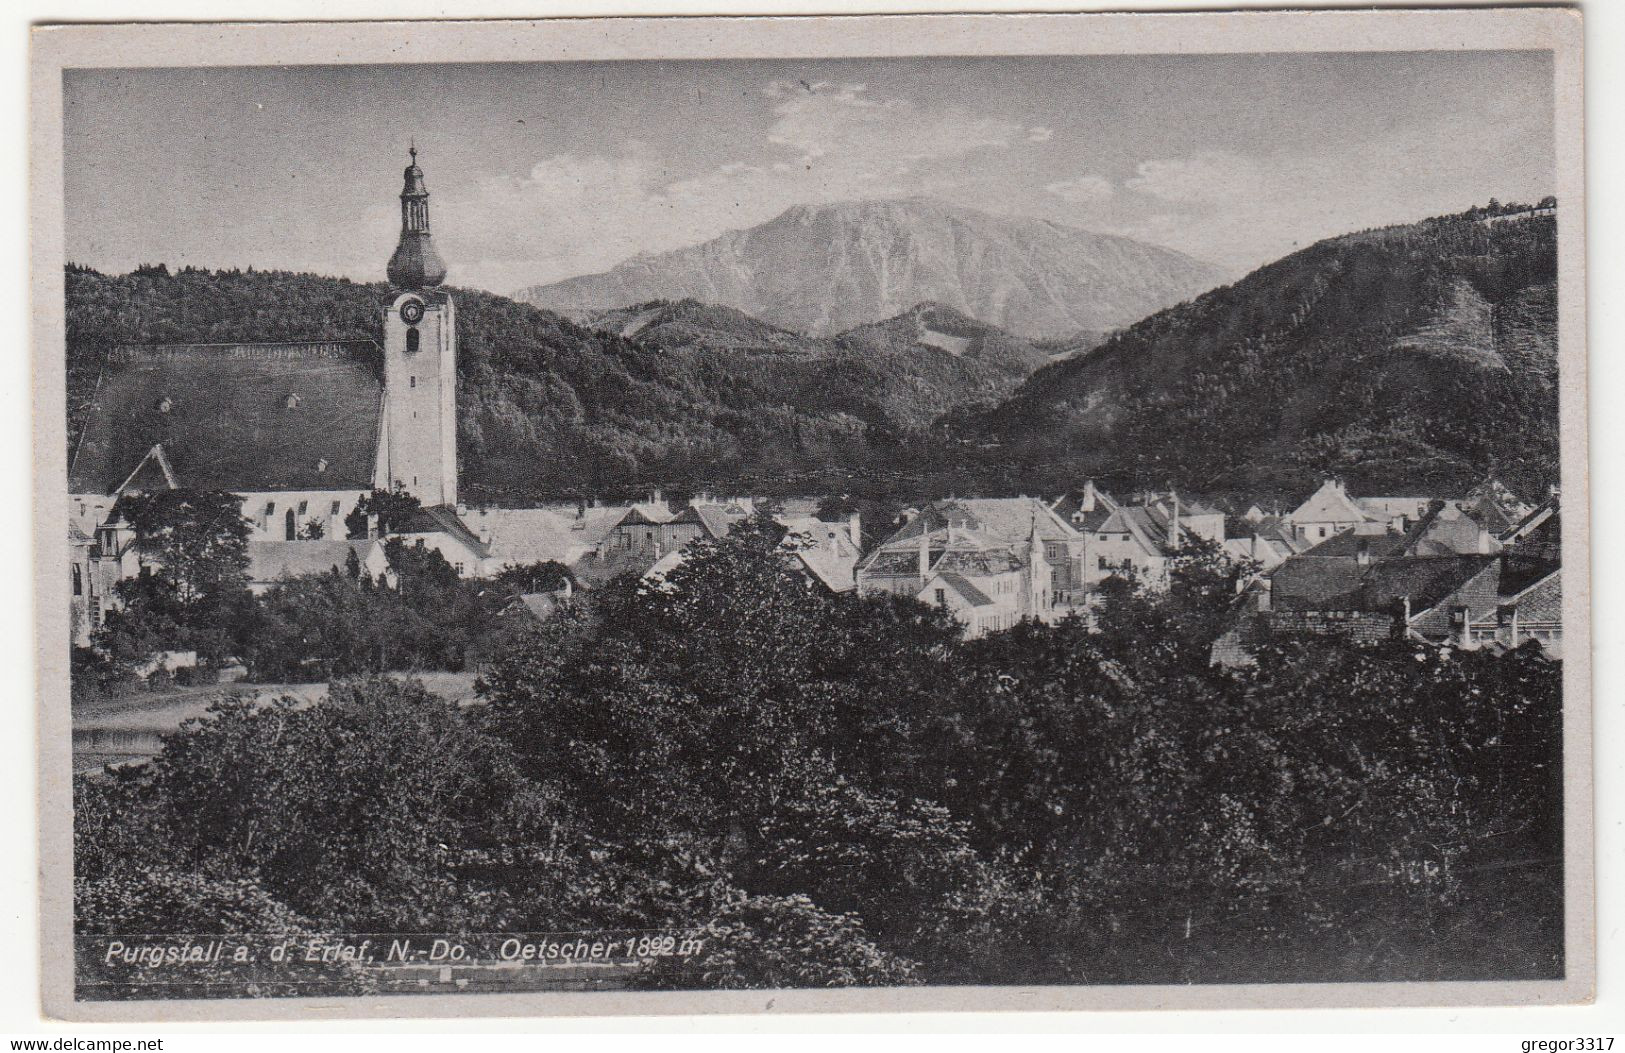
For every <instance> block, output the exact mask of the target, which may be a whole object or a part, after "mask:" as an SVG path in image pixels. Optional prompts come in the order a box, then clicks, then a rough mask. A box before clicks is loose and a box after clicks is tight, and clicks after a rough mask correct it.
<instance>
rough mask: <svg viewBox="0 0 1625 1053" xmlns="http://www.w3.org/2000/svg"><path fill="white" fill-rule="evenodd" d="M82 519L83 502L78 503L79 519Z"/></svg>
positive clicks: (83, 514) (83, 513) (83, 512)
mask: <svg viewBox="0 0 1625 1053" xmlns="http://www.w3.org/2000/svg"><path fill="white" fill-rule="evenodd" d="M84 517H85V503H84V502H83V501H80V502H79V518H80V519H83V518H84Z"/></svg>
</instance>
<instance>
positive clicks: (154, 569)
mask: <svg viewBox="0 0 1625 1053" xmlns="http://www.w3.org/2000/svg"><path fill="white" fill-rule="evenodd" d="M112 515H114V516H115V517H116V516H122V517H123V518H124V519H126V520H127V521H128V522H129V523H130V525H131V527H132V528H133V529H134V531H135V546H136V549H137V551H138V552H139V553H140V557H141V563H142V566H141V573H140V574H139V575H138V576H137V577H135V578H131V579H126V580H124V581H121V582H119V584H118V586H117V592H118V596H119V599H120V601H121V605H122V609H120V610H117V611H114V612H110V613H109V615H108V617H107V621H106V623H105V624H104V626H103V627H102V629H101V630H99V631H98V633H97V637H96V639H97V646H98V647H100V648H102V649H103V650H104V651H105V652H107V653H108V654H109V655H111V656H113V657H114V658H115V660H118V661H123V662H139V661H141V660H143V659H144V658H145V657H146V656H147V655H150V654H151V653H153V652H154V651H159V650H186V649H195V650H196V651H197V652H198V657H199V659H200V660H202V661H203V662H204V663H205V664H206V665H218V664H219V663H220V662H221V661H222V660H223V659H224V658H225V657H226V656H227V655H229V654H231V653H233V652H234V651H236V650H238V649H239V648H240V646H241V643H242V641H243V639H244V638H245V637H246V636H247V635H250V634H251V632H252V623H253V614H254V611H253V600H252V597H251V596H250V595H249V592H248V533H249V527H248V522H247V521H246V520H245V519H243V516H242V499H241V498H240V497H238V496H237V495H235V494H229V493H224V492H220V491H199V490H186V489H179V490H160V491H155V492H152V493H138V494H126V495H124V496H122V497H121V498H120V499H119V501H118V502H117V504H115V506H114V509H113V513H112Z"/></svg>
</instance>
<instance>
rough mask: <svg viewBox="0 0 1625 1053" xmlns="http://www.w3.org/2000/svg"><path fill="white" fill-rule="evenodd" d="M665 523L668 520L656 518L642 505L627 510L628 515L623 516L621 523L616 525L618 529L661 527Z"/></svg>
mask: <svg viewBox="0 0 1625 1053" xmlns="http://www.w3.org/2000/svg"><path fill="white" fill-rule="evenodd" d="M663 522H666V520H663V519H656V518H654V517H653V516H651V515H650V514H649V513H648V512H647V511H646V510H645V509H644V508H643V507H642V506H641V505H633V506H632V507H631V508H628V509H627V510H626V514H625V515H623V516H621V521H620V522H618V523H616V524H615V525H616V526H617V527H623V526H659V525H660V524H661V523H663Z"/></svg>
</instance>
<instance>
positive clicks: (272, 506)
mask: <svg viewBox="0 0 1625 1053" xmlns="http://www.w3.org/2000/svg"><path fill="white" fill-rule="evenodd" d="M265 514H266V515H268V516H274V515H276V502H275V501H267V502H265Z"/></svg>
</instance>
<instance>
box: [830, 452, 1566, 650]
mask: <svg viewBox="0 0 1625 1053" xmlns="http://www.w3.org/2000/svg"><path fill="white" fill-rule="evenodd" d="M1198 540H1200V541H1201V542H1203V543H1210V544H1212V545H1214V546H1217V547H1218V548H1219V549H1221V550H1222V551H1223V552H1225V553H1226V554H1227V555H1229V556H1231V557H1232V558H1234V559H1236V560H1237V561H1240V562H1243V563H1245V564H1247V565H1250V566H1251V567H1252V568H1253V573H1252V575H1251V576H1250V577H1249V578H1248V579H1247V580H1246V581H1245V582H1244V584H1245V586H1246V588H1245V591H1244V594H1243V597H1242V598H1241V599H1240V600H1238V609H1242V610H1244V611H1245V613H1246V614H1247V616H1248V618H1247V621H1246V626H1247V627H1249V628H1256V627H1257V626H1258V625H1262V624H1267V625H1268V626H1269V627H1271V628H1273V629H1276V630H1280V631H1298V632H1323V633H1340V634H1352V635H1356V636H1360V637H1362V638H1372V637H1374V636H1381V637H1383V638H1386V637H1387V636H1390V635H1393V634H1394V633H1396V632H1398V633H1402V634H1409V635H1414V636H1417V637H1419V638H1425V639H1432V640H1446V639H1448V640H1450V641H1452V642H1454V643H1456V644H1457V645H1459V646H1465V647H1476V646H1484V645H1489V644H1498V645H1504V646H1517V645H1519V644H1521V643H1523V642H1526V641H1528V640H1535V641H1537V642H1538V643H1539V644H1540V645H1541V646H1542V647H1543V648H1544V649H1545V650H1546V651H1547V652H1548V653H1550V654H1553V655H1557V654H1560V647H1561V637H1562V627H1561V588H1560V578H1559V570H1560V566H1561V552H1560V518H1559V517H1558V516H1557V498H1556V496H1555V495H1554V496H1553V497H1552V498H1550V499H1549V500H1548V501H1547V502H1545V503H1543V504H1542V505H1540V506H1538V507H1536V506H1532V505H1529V504H1528V503H1526V502H1523V501H1522V500H1520V499H1518V498H1517V497H1516V496H1515V495H1514V494H1512V493H1511V492H1510V491H1509V490H1508V489H1507V488H1506V487H1505V486H1503V485H1501V484H1500V483H1498V482H1495V481H1493V480H1491V481H1487V482H1485V483H1484V484H1483V485H1481V486H1479V487H1477V488H1475V489H1474V490H1473V491H1472V492H1471V493H1469V494H1467V495H1465V496H1464V497H1460V498H1451V499H1438V498H1432V497H1427V496H1381V495H1377V496H1363V497H1357V496H1353V495H1351V494H1350V493H1349V492H1348V490H1347V487H1346V485H1345V484H1344V483H1343V482H1342V481H1341V480H1338V479H1328V480H1326V481H1325V482H1324V483H1323V484H1322V485H1321V486H1320V487H1319V488H1318V489H1317V490H1316V491H1315V492H1314V493H1312V494H1310V495H1309V496H1308V497H1307V498H1306V499H1305V500H1304V501H1302V502H1301V503H1300V504H1299V505H1297V506H1296V507H1295V508H1293V509H1291V510H1290V511H1286V512H1281V511H1280V510H1266V509H1264V508H1263V507H1261V506H1259V505H1257V504H1254V505H1250V506H1248V507H1246V508H1245V509H1244V510H1240V511H1235V510H1226V509H1225V508H1223V507H1221V506H1219V505H1218V504H1216V503H1210V502H1207V501H1205V500H1203V499H1201V498H1199V497H1195V496H1191V495H1186V494H1181V493H1179V492H1178V491H1175V490H1169V491H1167V492H1157V493H1143V494H1138V495H1134V496H1132V497H1130V498H1126V499H1122V500H1119V499H1118V498H1116V497H1114V496H1113V495H1111V494H1109V493H1107V492H1106V491H1104V490H1103V489H1101V488H1099V487H1097V486H1095V485H1094V484H1093V483H1092V482H1089V483H1086V484H1085V485H1084V486H1083V487H1082V488H1081V489H1079V490H1078V491H1076V492H1074V493H1071V494H1067V495H1063V496H1062V497H1060V498H1058V499H1055V500H1052V501H1045V500H1043V499H1040V498H1033V497H1017V498H1000V499H959V498H949V499H945V500H942V501H936V502H932V503H931V504H929V505H927V506H926V507H924V508H922V509H920V510H918V511H914V512H911V514H909V515H908V517H907V519H906V521H905V522H904V523H903V524H902V525H901V526H899V527H898V529H897V530H896V531H895V532H894V533H893V534H892V535H891V536H890V537H888V538H886V539H885V540H884V541H883V542H881V543H880V544H879V545H878V546H876V547H875V548H874V549H873V550H872V551H871V552H869V553H868V554H866V555H865V556H864V558H863V559H862V561H861V562H860V563H859V564H858V566H857V568H856V575H857V587H858V588H859V590H860V591H862V592H864V593H870V594H873V593H884V594H891V595H906V596H910V597H913V598H915V599H918V600H921V601H922V602H926V603H931V604H935V605H938V606H941V607H944V608H946V609H947V610H949V611H950V612H952V613H953V614H954V616H955V617H956V618H958V619H959V620H960V621H961V622H963V623H964V625H965V627H966V633H967V635H969V636H972V637H974V636H979V635H983V634H985V633H988V632H994V631H998V630H1000V629H1003V628H1008V627H1009V626H1010V625H1013V624H1015V623H1016V622H1019V621H1021V620H1023V619H1033V620H1037V621H1053V620H1055V619H1057V618H1059V617H1063V616H1065V615H1067V614H1078V615H1081V616H1084V617H1091V616H1092V613H1091V608H1092V606H1093V604H1094V601H1095V599H1096V598H1097V597H1098V595H1099V590H1100V586H1101V585H1102V583H1103V582H1104V581H1106V580H1107V579H1108V578H1112V577H1121V578H1132V579H1133V580H1135V581H1137V582H1139V583H1141V584H1142V585H1144V586H1145V587H1147V588H1150V589H1152V590H1158V589H1165V588H1166V587H1167V586H1168V583H1169V575H1170V571H1171V568H1172V566H1173V562H1174V561H1175V560H1176V559H1178V558H1179V557H1180V555H1181V554H1182V553H1186V554H1188V553H1189V552H1190V551H1191V547H1192V545H1193V544H1194V543H1196V542H1197V541H1198ZM1441 612H1448V616H1446V614H1445V613H1441ZM1396 619H1397V620H1396ZM1446 627H1448V631H1446ZM1356 630H1357V631H1356ZM1245 635H1246V633H1244V632H1243V631H1242V626H1240V625H1238V626H1237V627H1236V628H1235V629H1233V631H1232V632H1229V633H1227V634H1226V637H1225V640H1224V641H1223V646H1222V647H1221V648H1220V649H1219V651H1218V652H1216V654H1218V655H1219V657H1220V658H1221V659H1222V660H1226V661H1237V660H1244V658H1245V655H1244V654H1243V652H1242V650H1241V649H1240V641H1241V640H1242V638H1243V637H1244V636H1245Z"/></svg>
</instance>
